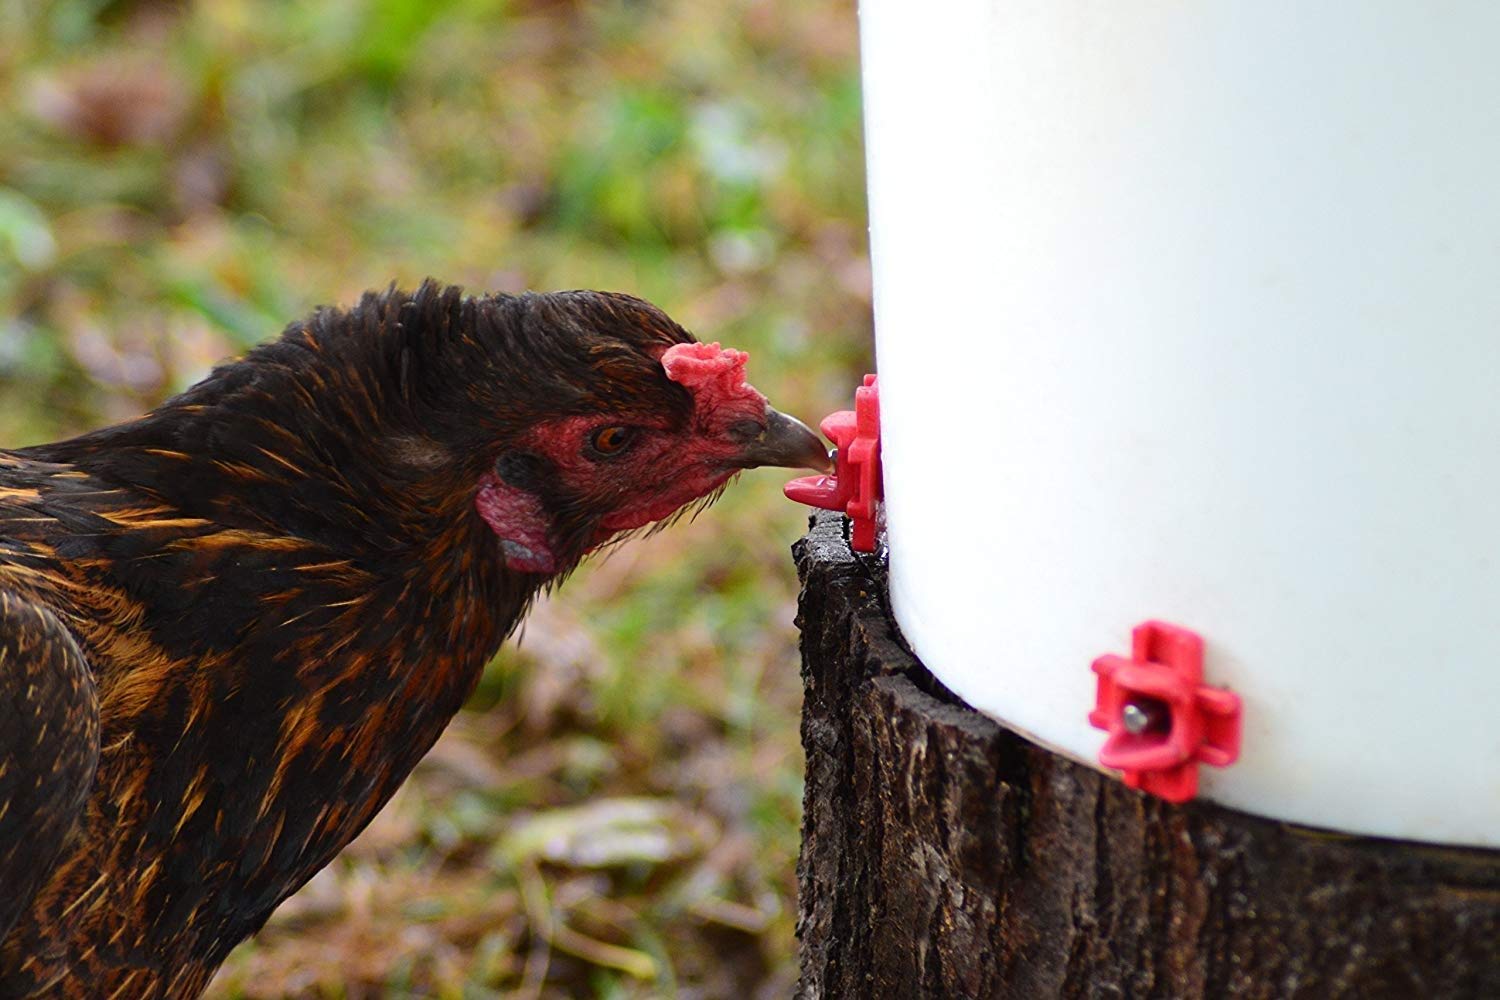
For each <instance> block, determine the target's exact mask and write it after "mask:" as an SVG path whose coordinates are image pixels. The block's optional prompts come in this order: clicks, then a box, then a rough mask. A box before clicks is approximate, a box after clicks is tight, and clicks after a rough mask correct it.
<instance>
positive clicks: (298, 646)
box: [0, 284, 821, 998]
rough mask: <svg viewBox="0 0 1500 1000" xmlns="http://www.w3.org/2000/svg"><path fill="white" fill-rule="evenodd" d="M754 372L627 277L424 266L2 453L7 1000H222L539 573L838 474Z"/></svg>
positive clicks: (556, 574)
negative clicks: (460, 288) (495, 275)
mask: <svg viewBox="0 0 1500 1000" xmlns="http://www.w3.org/2000/svg"><path fill="white" fill-rule="evenodd" d="M680 345H688V346H686V347H683V346H680ZM674 348H676V350H674ZM743 361H744V359H743V356H742V355H736V354H735V352H721V351H719V350H718V348H717V345H714V346H713V347H711V348H710V347H709V346H708V345H696V344H694V343H693V342H692V340H691V337H690V336H689V335H688V334H687V333H686V332H685V331H683V330H682V329H681V328H680V327H678V326H676V324H674V323H672V321H671V320H669V319H667V317H666V316H665V315H663V314H662V313H660V312H659V311H658V310H656V309H654V308H653V307H651V306H649V305H647V304H645V303H643V302H640V301H639V300H635V299H630V298H628V297H625V296H612V295H605V294H602V293H563V294H560V295H551V296H546V295H543V296H523V297H497V298H487V299H465V298H462V297H461V296H460V295H459V294H458V292H457V290H454V289H442V288H439V287H438V286H436V285H431V284H429V285H427V286H424V287H423V289H421V290H420V291H419V292H417V293H416V294H414V295H406V294H403V293H397V292H391V293H387V294H386V295H383V296H367V297H366V299H365V301H364V302H362V303H361V304H360V306H359V307H357V308H356V309H354V310H351V311H349V312H334V311H326V312H323V313H319V314H317V315H315V316H314V317H312V318H311V319H310V320H308V321H306V322H304V323H301V324H294V325H293V326H292V327H290V328H288V330H287V331H286V333H285V334H283V336H282V338H281V339H280V340H279V341H276V342H274V343H272V344H270V345H268V346H266V347H262V348H259V349H257V350H256V351H255V352H252V353H251V354H250V355H249V356H248V357H247V358H245V359H243V360H241V361H238V362H235V363H233V364H230V365H227V366H225V367H223V368H220V369H218V370H217V371H216V372H215V373H214V374H213V375H212V376H210V378H209V379H207V380H206V381H205V382H203V383H200V385H198V386H196V387H195V388H193V389H191V390H189V391H188V392H187V393H184V394H183V395H182V396H179V397H177V398H176V399H174V400H171V401H169V402H168V403H167V404H165V405H164V406H163V407H162V408H160V409H159V410H157V411H155V412H154V413H152V414H149V415H148V416H146V417H144V418H141V419H140V420H137V421H134V422H131V423H128V424H124V425H120V426H118V427H114V428H107V429H105V430H103V431H98V432H95V433H93V434H89V435H85V436H83V437H81V438H77V439H74V440H72V441H68V442H62V443H59V444H55V445H45V446H40V447H35V448H29V449H23V450H20V451H14V452H0V998H8V997H32V996H49V997H50V996H56V997H79V996H99V997H122V998H124V997H130V998H136V997H172V998H181V997H193V996H197V995H198V994H199V993H201V991H202V990H203V988H204V987H205V985H206V984H207V982H208V980H209V979H210V978H211V976H212V975H213V972H214V970H215V969H216V968H217V967H218V965H219V964H220V963H221V962H222V961H223V960H224V958H225V957H226V956H227V955H228V953H229V951H230V950H231V949H232V948H233V947H234V945H235V944H237V943H238V942H239V941H240V940H242V939H243V938H244V937H246V936H247V935H249V934H251V933H253V932H254V931H255V930H256V929H258V928H259V927H260V926H261V924H262V923H264V921H265V920H266V918H267V917H268V916H269V915H270V913H271V911H272V910H273V909H274V908H275V907H276V905H277V904H279V903H280V902H281V901H282V900H283V899H285V898H286V897H287V896H289V895H290V894H291V893H292V892H294V891H295V890H296V889H297V888H298V887H299V886H301V885H302V884H303V883H304V882H306V881H307V879H309V878H310V877H311V876H312V875H313V874H314V873H315V872H316V871H317V870H318V869H320V868H321V867H322V866H323V865H325V864H327V863H328V861H330V860H331V859H332V858H333V857H334V855H335V854H337V852H338V851H339V850H340V849H341V848H342V847H343V846H344V845H345V844H347V843H348V842H349V841H350V840H351V839H353V838H354V836H355V835H356V834H358V832H359V831H360V830H361V829H362V828H363V827H364V826H365V824H367V823H368V822H369V821H370V819H371V818H372V817H373V816H374V814H375V813H376V812H377V811H378V810H379V809H380V807H381V806H382V805H383V804H384V803H385V802H386V801H387V800H388V799H389V798H390V796H391V795H392V794H393V793H394V792H395V790H396V788H397V787H398V786H399V784H400V783H401V781H402V780H403V779H404V778H405V777H406V775H407V774H408V773H409V772H410V771H411V769H412V768H413V767H414V766H415V764H416V762H417V761H418V759H420V758H421V756H422V755H423V754H424V753H425V752H426V751H427V750H428V749H429V748H430V747H431V746H432V744H433V743H434V742H435V741H436V740H437V738H438V735H439V734H440V733H441V731H442V729H443V727H444V726H445V725H446V724H447V723H448V721H449V720H450V719H451V718H452V716H453V715H454V714H455V713H456V712H457V711H458V709H459V707H460V706H461V705H462V703H463V701H464V700H465V698H466V697H467V696H468V694H469V693H470V692H471V691H472V689H473V687H474V685H475V683H476V681H477V679H478V676H479V673H480V671H481V669H482V667H483V665H484V663H485V662H486V661H487V660H488V659H489V658H490V657H491V656H492V655H493V654H494V652H495V651H496V649H497V648H498V646H499V644H500V643H501V642H502V641H503V640H504V638H505V637H506V636H507V635H508V634H509V633H510V632H511V631H512V630H513V629H514V628H515V626H516V624H517V623H518V622H519V620H520V619H521V617H522V616H523V615H524V613H525V610H526V608H527V606H528V605H529V603H530V601H531V600H532V599H533V598H534V597H535V595H536V594H537V593H538V592H539V590H540V589H541V588H543V587H545V586H547V585H549V584H550V583H552V582H554V581H555V580H557V579H558V578H560V576H561V575H563V574H565V573H566V572H567V571H568V570H570V569H571V568H572V567H573V566H574V565H576V564H577V562H578V561H579V560H580V559H581V558H583V556H584V555H586V554H587V553H588V552H589V551H590V550H592V549H593V548H595V547H597V546H599V545H600V544H603V543H605V542H607V541H608V540H609V539H610V538H612V537H614V536H615V535H616V534H618V533H619V532H622V531H629V530H632V529H634V528H638V527H643V526H645V525H647V524H649V523H650V522H652V521H656V520H659V519H660V518H662V517H666V516H669V515H670V514H671V513H672V512H674V511H676V510H678V509H680V508H681V507H682V506H683V505H684V504H689V503H691V502H693V501H695V500H699V499H700V498H704V497H712V496H713V495H715V494H716V492H717V490H718V489H720V488H721V487H722V486H723V484H724V483H725V482H727V480H728V479H729V478H730V477H731V476H732V475H733V474H734V472H735V471H736V470H737V469H739V468H744V467H749V466H753V465H762V464H785V465H797V464H809V465H817V464H819V459H818V453H819V451H820V448H821V446H820V445H819V444H818V442H817V439H816V437H815V436H813V435H812V434H811V433H810V432H808V431H807V430H806V429H805V428H803V427H802V426H801V425H800V424H795V422H794V421H789V419H788V418H785V417H782V416H781V415H780V414H778V413H776V411H774V410H771V409H770V408H769V407H768V406H766V405H765V403H764V397H760V396H759V394H758V393H755V392H754V390H751V389H749V387H748V386H746V385H745V384H744V382H743ZM622 442H623V443H622Z"/></svg>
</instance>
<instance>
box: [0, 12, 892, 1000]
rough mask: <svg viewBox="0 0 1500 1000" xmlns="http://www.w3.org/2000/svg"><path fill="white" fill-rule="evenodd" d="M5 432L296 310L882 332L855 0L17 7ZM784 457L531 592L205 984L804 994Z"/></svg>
mask: <svg viewBox="0 0 1500 1000" xmlns="http://www.w3.org/2000/svg"><path fill="white" fill-rule="evenodd" d="M0 95H3V96H4V100H3V101H0V431H3V435H4V436H3V438H0V440H3V441H4V442H5V443H7V444H11V445H18V444H24V443H30V442H34V441H39V440H45V439H48V438H51V437H56V436H60V435H64V434H68V433H72V432H75V431H78V430H80V429H83V428H86V427H89V426H95V425H97V424H98V423H101V422H105V421H112V420H117V419H122V418H124V417H127V416H129V415H131V414H134V413H137V412H139V411H141V410H142V409H145V408H147V407H150V406H152V405H154V404H156V403H157V402H159V401H160V400H162V399H163V398H165V397H166V396H168V395H170V394H172V393H173V392H176V391H179V390H180V389H182V388H184V387H185V386H187V385H189V384H191V383H192V382H193V381H195V380H196V379H197V378H199V377H201V376H202V375H203V374H204V373H205V372H206V371H207V370H208V368H209V367H210V366H211V365H212V364H214V363H215V362H216V361H218V360H220V359H222V358H224V357H227V356H230V355H232V354H234V353H236V352H238V351H239V350H241V349H243V348H244V347H245V346H247V345H249V344H251V343H254V342H256V341H259V340H262V339H264V338H266V337H269V336H272V335H274V334H275V333H276V332H277V331H278V330H279V329H280V328H281V327H282V326H283V325H285V324H286V323H287V322H289V321H291V320H294V319H296V318H298V317H299V316H301V315H303V314H305V313H306V312H308V311H309V310H310V309H311V308H312V307H313V306H315V305H317V304H320V303H329V302H345V303H346V302H350V301H352V300H353V299H354V298H356V297H357V296H358V295H359V293H361V292H362V291H364V290H366V289H368V288H378V287H384V286H385V285H387V284H389V283H391V282H396V283H398V284H401V285H406V286H411V285H414V284H415V283H417V282H419V281H420V280H421V279H422V278H424V277H426V276H428V275H433V276H436V277H439V278H442V279H444V280H447V281H450V282H454V283H458V284H463V285H465V286H466V287H468V288H470V289H473V290H476V291H477V290H486V291H488V290H499V291H512V290H521V289H525V288H534V289H550V288H562V287H574V288H576V287H593V288H606V289H616V290H624V291H630V292H633V293H636V294H639V295H642V296H644V297H646V298H649V299H651V300H653V301H655V302H657V303H658V304H660V305H662V306H663V307H664V308H666V309H667V310H668V311H669V312H671V313H672V314H673V315H674V316H675V317H676V318H677V319H679V320H680V321H682V322H683V323H684V324H685V325H687V326H688V327H689V328H691V329H694V330H696V331H697V332H698V334H699V335H700V336H701V337H704V338H705V339H710V340H722V341H724V342H726V343H732V344H734V345H735V346H737V347H741V348H745V349H747V350H749V351H750V352H751V357H752V360H751V374H752V377H753V379H754V381H755V382H756V384H757V385H759V386H761V387H762V388H763V389H765V390H766V391H767V392H768V393H770V394H771V395H772V396H773V398H775V400H776V402H777V403H778V405H780V406H782V407H783V408H784V409H789V410H791V411H793V412H799V413H801V414H803V415H804V416H805V417H816V416H818V415H820V414H822V413H824V412H826V411H828V410H830V409H833V408H836V407H838V406H842V405H847V400H848V398H849V392H850V388H851V387H852V386H853V385H854V384H855V382H856V380H857V378H858V376H859V374H860V373H862V372H863V371H864V370H866V368H867V367H868V365H869V364H870V359H869V357H868V351H869V342H870V337H869V323H870V320H869V274H868V265H867V261H866V257H865V235H864V218H863V210H864V209H863V204H864V192H863V167H862V160H861V150H860V118H859V87H858V73H857V58H856V45H855V18H854V10H853V5H852V2H851V0H725V2H721V3H702V2H694V0H673V2H657V0H615V2H605V3H597V4H594V3H584V2H570V0H326V2H325V0H205V2H201V3H188V2H145V0H5V2H3V3H0ZM801 524H802V518H801V515H800V514H799V512H798V511H796V510H794V509H792V508H791V506H790V505H789V504H786V503H785V502H784V501H782V500H781V499H780V496H779V477H778V476H777V474H775V473H766V472H762V473H757V474H753V475H751V476H747V477H746V478H745V481H744V482H742V483H741V484H739V485H737V486H736V487H735V488H734V489H732V490H731V491H730V492H729V494H728V495H727V496H726V498H725V499H724V500H723V501H721V502H720V504H719V505H718V506H717V507H716V508H714V509H713V510H711V511H709V512H707V513H706V514H704V515H703V516H702V517H700V518H699V519H698V520H696V521H695V522H693V523H692V524H685V525H679V526H676V527H674V528H673V529H672V530H671V531H668V532H664V533H663V534H661V535H659V536H656V537H654V538H651V539H649V540H645V541H640V542H635V543H632V544H631V545H629V546H627V547H624V548H622V549H621V550H620V551H618V552H617V553H615V554H614V555H613V556H611V557H610V558H609V559H607V560H605V561H602V562H601V563H599V564H597V565H594V566H591V567H588V568H586V569H585V570H584V571H583V572H581V573H580V574H578V576H577V577H575V579H574V580H572V581H571V582H570V583H569V584H568V585H567V587H566V588H564V590H563V592H562V594H561V596H559V597H557V598H555V599H553V600H551V601H550V602H547V603H545V604H544V605H543V606H542V607H540V608H539V609H538V611H537V613H536V614H535V615H534V616H533V619H532V621H531V622H530V623H529V624H528V626H527V629H526V633H525V636H524V638H523V640H522V642H521V643H520V644H519V646H512V647H508V649H507V651H506V652H504V653H503V654H502V655H501V657H500V658H499V660H498V661H497V662H496V663H495V664H493V665H492V667H491V669H490V670H489V671H488V672H487V674H486V677H485V680H484V682H483V683H482V685H481V687H480V690H479V692H478V694H477V695H476V698H475V702H474V704H473V705H472V706H471V710H469V711H466V712H465V713H463V714H462V715H461V716H460V717H459V719H458V720H457V722H456V723H455V725H454V727H453V729H452V730H451V731H450V734H449V735H448V736H447V737H445V738H444V740H443V741H442V742H441V743H440V744H439V746H438V747H437V749H436V750H435V751H434V752H433V754H432V755H431V756H430V757H429V759H428V761H427V762H425V763H424V764H423V766H422V767H421V768H419V770H418V772H417V774H416V775H415V776H414V778H413V780H412V781H411V782H409V783H408V785H407V787H406V788H405V789H404V790H403V791H402V793H401V794H400V795H399V796H398V798H397V799H396V800H395V801H394V802H393V803H392V805H391V807H390V808H388V809H387V810H386V811H385V812H384V813H382V815H381V817H380V818H379V819H378V820H377V821H376V823H375V824H374V825H373V826H372V827H371V829H370V830H369V831H368V832H367V833H366V835H365V836H364V837H362V838H361V839H360V840H359V841H357V842H356V843H355V844H354V845H353V846H351V848H350V849H349V850H348V851H347V852H345V855H344V856H343V857H342V858H341V859H340V860H339V861H338V862H337V863H335V865H333V866H331V867H330V868H329V869H328V870H327V871H326V872H325V873H324V874H322V875H320V876H319V877H318V878H317V879H315V880H314V882H313V883H311V884H310V885H309V886H308V887H307V889H305V890H304V891H303V892H302V893H300V894H299V895H298V896H297V897H294V898H293V899H292V900H291V901H289V902H288V904H287V905H286V906H285V907H284V908H283V910H282V911H281V912H280V913H278V915H277V916H276V917H275V918H273V920H272V922H271V924H270V925H268V927H267V929H266V931H265V932H263V933H262V935H261V936H260V937H259V938H257V939H256V941H255V942H253V943H251V944H249V945H247V946H245V947H243V948H242V949H240V951H238V952H237V953H236V954H235V956H234V957H233V958H232V959H231V961H230V963H229V964H228V965H227V966H226V968H225V971H224V973H223V974H222V975H221V976H220V978H219V980H218V981H217V982H216V985H215V987H214V994H215V995H216V996H218V997H256V998H263V997H367V996H441V997H491V996H496V997H498V996H529V997H544V996H547V997H551V996H557V997H563V996H599V997H645V996H653V997H654V996H682V997H734V998H744V997H753V996H784V995H787V993H788V992H789V991H790V989H791V984H792V981H793V979H794V976H795V970H794V965H793V940H792V924H793V915H794V913H795V899H794V878H793V866H794V863H795V857H796V849H797V835H798V823H799V817H800V798H801V782H800V774H801V759H800V755H799V750H798V742H797V722H796V720H797V708H798V700H799V697H800V684H799V681H798V678H797V672H796V664H797V654H796V645H795V633H794V632H793V631H792V628H791V616H792V608H793V602H794V598H795V580H794V578H793V575H792V571H791V566H790V561H789V559H788V558H787V554H786V545H787V544H788V543H789V542H790V541H791V540H792V539H793V538H794V537H795V536H796V535H797V534H798V533H799V531H800V530H801Z"/></svg>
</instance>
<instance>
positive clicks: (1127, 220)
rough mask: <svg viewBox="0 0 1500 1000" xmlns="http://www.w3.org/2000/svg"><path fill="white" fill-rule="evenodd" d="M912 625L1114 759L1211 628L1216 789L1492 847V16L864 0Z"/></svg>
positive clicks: (1498, 41) (878, 244)
mask: <svg viewBox="0 0 1500 1000" xmlns="http://www.w3.org/2000/svg"><path fill="white" fill-rule="evenodd" d="M861 20H862V32H863V46H864V49H863V55H864V73H865V102H866V116H867V117H866V131H867V148H868V156H869V181H870V202H871V212H872V238H873V251H874V268H875V301H876V320H877V323H876V328H877V351H878V360H879V371H880V386H881V407H882V419H883V441H884V444H883V447H884V460H885V470H886V472H885V476H886V490H887V518H888V525H889V541H890V546H891V568H892V593H893V600H894V605H895V610H896V614H897V617H898V619H899V621H900V623H901V625H902V628H903V630H904V631H905V633H906V635H907V636H908V638H909V639H910V640H911V642H912V643H913V645H914V647H915V649H916V651H917V653H918V654H919V655H920V656H921V658H922V660H923V662H924V663H926V664H927V665H928V667H930V668H931V669H932V670H933V671H934V672H935V673H936V674H937V675H938V676H939V677H941V678H942V679H943V681H944V682H945V683H947V684H948V685H949V686H950V687H952V688H953V689H954V690H955V691H957V692H958V693H959V694H961V695H962V696H963V697H964V698H966V699H968V700H969V701H970V702H971V703H972V704H974V705H975V706H976V707H978V708H980V709H981V710H983V711H985V712H988V713H990V714H992V715H994V716H996V717H998V718H1000V719H1002V720H1004V721H1005V722H1007V723H1009V724H1011V725H1012V726H1015V727H1016V728H1019V729H1021V730H1023V731H1025V732H1028V733H1030V734H1032V735H1034V736H1035V737H1036V738H1038V739H1040V740H1042V741H1043V742H1045V743H1047V744H1050V745H1052V746H1054V747H1055V748H1058V749H1060V750H1062V751H1063V752H1066V753H1068V754H1070V755H1072V756H1075V757H1078V758H1079V759H1082V760H1086V761H1089V762H1093V761H1094V759H1095V756H1096V754H1097V752H1098V749H1099V747H1100V746H1101V744H1102V742H1103V739H1104V736H1103V734H1102V733H1100V732H1098V731H1096V730H1094V729H1091V728H1090V727H1089V725H1088V722H1087V720H1086V716H1087V714H1088V711H1089V709H1090V708H1091V707H1092V705H1093V696H1094V676H1093V674H1092V673H1090V670H1089V665H1090V663H1091V662H1092V660H1093V659H1094V658H1095V657H1096V656H1098V655H1099V654H1101V653H1105V652H1119V653H1128V652H1129V648H1130V630H1131V628H1132V627H1133V626H1134V625H1135V624H1137V623H1138V622H1141V621H1143V620H1145V619H1148V618H1161V619H1165V620H1167V621H1171V622H1174V623H1177V624H1180V625H1184V626H1187V627H1189V628H1192V629H1195V630H1197V631H1199V632H1200V633H1201V634H1202V635H1203V636H1204V637H1205V639H1206V640H1207V643H1208V656H1207V663H1206V680H1207V682H1209V683H1212V684H1216V685H1221V686H1227V687H1230V688H1232V689H1233V690H1235V691H1237V692H1238V693H1239V694H1240V695H1241V696H1242V698H1243V700H1244V718H1245V729H1244V749H1243V755H1242V757H1241V759H1240V762H1239V763H1238V764H1236V765H1235V766H1233V767H1232V768H1229V769H1227V770H1222V771H1221V770H1217V769H1215V768H1210V767H1205V768H1203V769H1202V772H1201V774H1202V791H1201V792H1200V794H1201V795H1203V796H1205V797H1208V798H1211V799H1214V800H1217V801H1219V802H1222V803H1225V804H1227V805H1231V806H1235V807H1239V808H1243V809H1246V810H1249V811H1252V812H1257V813H1262V814H1266V815H1271V816H1277V817H1282V818H1284V819H1288V820H1292V821H1296V822H1301V823H1307V824H1314V825H1319V826H1326V827H1333V828H1338V829H1342V830H1350V831H1359V832H1363V833H1369V834H1381V835H1389V836H1396V837H1406V838H1415V839H1421V840H1431V841H1444V842H1454V843H1467V844H1486V845H1491V846H1500V724H1497V710H1500V55H1497V53H1500V4H1496V3H1493V2H1490V0H1452V2H1447V3H1443V4H1436V5H1434V4H1418V3H1411V2H1408V0H1385V2H1380V0H1343V2H1335V0H1329V2H1325V3H1315V4H1310V3H1301V2H1291V0H1224V2H1220V3H1212V4H1180V3H1171V4H1166V3H1125V2H1105V0H1100V2H1081V0H1043V2H1024V3H1023V2H1009V0H944V2H938V3H912V2H911V0H864V2H863V3H862V5H861Z"/></svg>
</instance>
